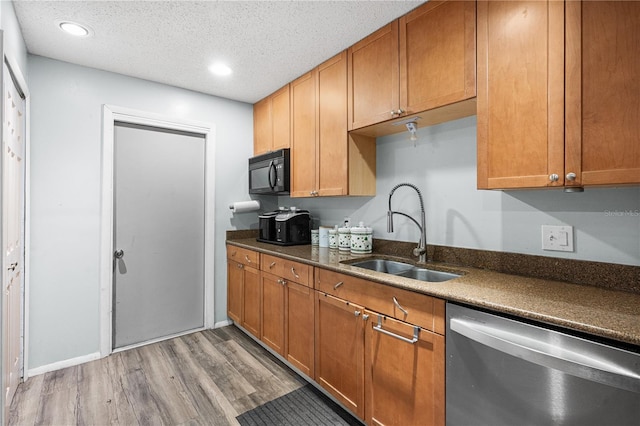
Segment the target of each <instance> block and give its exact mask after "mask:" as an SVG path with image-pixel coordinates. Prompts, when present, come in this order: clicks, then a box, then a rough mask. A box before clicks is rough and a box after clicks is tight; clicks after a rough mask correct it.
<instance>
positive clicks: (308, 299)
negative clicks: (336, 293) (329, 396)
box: [261, 254, 314, 377]
mask: <svg viewBox="0 0 640 426" xmlns="http://www.w3.org/2000/svg"><path fill="white" fill-rule="evenodd" d="M261 270H262V300H261V303H262V335H261V340H262V341H263V342H264V343H265V344H267V345H268V346H269V347H271V348H272V349H273V350H274V351H275V352H277V353H278V354H280V355H282V356H284V357H285V359H286V360H287V361H289V362H290V363H291V364H292V365H293V366H295V367H296V368H298V369H299V370H300V371H301V372H302V373H304V374H306V375H307V376H309V377H313V374H314V350H313V348H314V341H313V333H314V328H313V321H314V294H313V290H312V289H310V288H309V285H310V284H313V268H312V267H310V266H309V265H305V264H302V263H298V262H293V261H290V260H286V259H283V258H280V257H277V256H270V255H266V254H263V255H262V261H261Z"/></svg>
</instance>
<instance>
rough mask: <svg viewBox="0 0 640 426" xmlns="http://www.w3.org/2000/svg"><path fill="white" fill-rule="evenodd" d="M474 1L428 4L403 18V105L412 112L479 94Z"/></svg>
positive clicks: (401, 24) (401, 23)
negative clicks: (476, 78)
mask: <svg viewBox="0 0 640 426" xmlns="http://www.w3.org/2000/svg"><path fill="white" fill-rule="evenodd" d="M475 77H476V4H475V2H472V1H436V2H432V1H430V2H428V3H426V4H425V5H424V6H421V7H419V8H417V9H415V10H414V11H412V12H410V13H408V14H407V15H405V16H403V17H402V18H400V108H402V109H404V110H405V111H406V113H407V114H412V113H416V112H420V111H424V110H428V109H432V108H436V107H440V106H444V105H448V104H451V103H454V102H459V101H462V100H465V99H469V98H472V97H474V96H475V95H476V80H475Z"/></svg>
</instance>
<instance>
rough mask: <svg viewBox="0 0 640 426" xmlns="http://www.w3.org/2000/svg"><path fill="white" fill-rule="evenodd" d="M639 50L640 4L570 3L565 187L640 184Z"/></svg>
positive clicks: (567, 20) (567, 19)
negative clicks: (567, 177) (571, 177)
mask: <svg viewBox="0 0 640 426" xmlns="http://www.w3.org/2000/svg"><path fill="white" fill-rule="evenodd" d="M638 46H640V2H637V1H607V2H600V1H584V2H577V1H568V2H567V5H566V53H565V55H566V67H567V70H566V79H565V81H566V88H565V93H566V102H565V114H566V116H565V138H566V140H565V146H566V152H565V161H566V167H565V173H564V175H565V182H564V183H565V185H567V186H574V185H576V186H582V185H584V186H588V185H618V184H638V183H640V96H639V95H640V57H639V56H638ZM569 173H574V174H575V175H576V178H575V180H573V181H571V180H566V175H567V174H569Z"/></svg>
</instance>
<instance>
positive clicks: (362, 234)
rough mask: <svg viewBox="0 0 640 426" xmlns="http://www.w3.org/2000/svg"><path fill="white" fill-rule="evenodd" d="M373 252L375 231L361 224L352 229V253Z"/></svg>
mask: <svg viewBox="0 0 640 426" xmlns="http://www.w3.org/2000/svg"><path fill="white" fill-rule="evenodd" d="M372 251H373V229H371V228H370V227H368V226H364V223H363V222H360V225H359V226H355V227H353V228H351V253H354V254H367V253H371V252H372Z"/></svg>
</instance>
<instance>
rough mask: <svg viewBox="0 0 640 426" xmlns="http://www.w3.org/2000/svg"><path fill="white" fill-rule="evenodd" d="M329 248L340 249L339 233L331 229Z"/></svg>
mask: <svg viewBox="0 0 640 426" xmlns="http://www.w3.org/2000/svg"><path fill="white" fill-rule="evenodd" d="M329 248H331V249H337V248H338V231H336V230H335V229H329Z"/></svg>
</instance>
